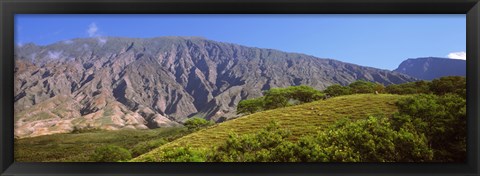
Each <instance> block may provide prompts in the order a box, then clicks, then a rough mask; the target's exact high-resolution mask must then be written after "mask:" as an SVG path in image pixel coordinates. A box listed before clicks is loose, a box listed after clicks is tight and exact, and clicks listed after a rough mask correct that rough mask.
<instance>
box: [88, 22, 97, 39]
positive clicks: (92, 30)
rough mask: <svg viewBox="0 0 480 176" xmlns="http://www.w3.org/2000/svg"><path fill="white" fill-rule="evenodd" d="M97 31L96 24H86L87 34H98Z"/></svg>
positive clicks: (92, 35)
mask: <svg viewBox="0 0 480 176" xmlns="http://www.w3.org/2000/svg"><path fill="white" fill-rule="evenodd" d="M97 32H98V27H97V24H95V23H91V24H90V25H88V29H87V33H88V36H90V37H95V36H97V35H98V34H97Z"/></svg>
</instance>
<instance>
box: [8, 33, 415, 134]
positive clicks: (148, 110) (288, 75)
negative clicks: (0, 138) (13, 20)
mask: <svg viewBox="0 0 480 176" xmlns="http://www.w3.org/2000/svg"><path fill="white" fill-rule="evenodd" d="M15 57H16V58H15V59H16V65H15V73H14V74H15V100H14V101H15V135H16V137H32V136H40V135H46V134H54V133H68V132H72V131H81V130H88V129H106V130H116V129H123V128H133V129H147V128H158V127H168V126H177V125H180V124H181V122H183V121H185V120H186V119H187V118H189V117H193V116H200V117H204V118H206V119H210V120H218V119H219V118H221V117H224V118H231V117H235V116H236V112H235V111H236V105H237V104H238V102H239V101H240V100H242V99H246V98H254V97H259V96H262V91H263V90H267V89H269V88H272V87H286V86H291V85H300V84H305V85H309V86H313V87H315V88H317V89H320V90H321V89H324V88H326V87H327V86H329V85H332V84H342V85H346V84H349V83H351V82H353V81H356V80H359V79H364V80H368V81H374V82H379V83H382V84H392V83H394V84H397V83H403V82H408V81H414V80H415V79H414V78H412V77H409V76H406V75H403V74H400V73H394V72H391V71H388V70H380V69H375V68H370V67H362V66H358V65H353V64H349V63H343V62H340V61H336V60H331V59H320V58H315V57H313V56H308V55H303V54H296V53H286V52H281V51H277V50H271V49H260V48H253V47H245V46H240V45H235V44H229V43H221V42H215V41H211V40H206V39H203V38H196V37H160V38H151V39H133V38H103V39H102V40H99V39H98V38H88V39H75V40H71V41H68V42H67V41H64V42H58V43H55V44H51V45H48V46H37V45H34V44H27V45H24V46H22V47H18V48H16V52H15Z"/></svg>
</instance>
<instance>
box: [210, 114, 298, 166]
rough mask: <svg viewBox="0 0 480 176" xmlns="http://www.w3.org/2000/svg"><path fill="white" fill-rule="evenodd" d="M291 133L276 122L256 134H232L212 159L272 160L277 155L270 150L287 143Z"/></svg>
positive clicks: (240, 160) (223, 160)
mask: <svg viewBox="0 0 480 176" xmlns="http://www.w3.org/2000/svg"><path fill="white" fill-rule="evenodd" d="M289 135H290V133H289V132H288V131H285V130H282V129H281V128H280V127H279V125H278V124H277V123H275V122H272V123H271V124H270V125H268V126H267V127H266V128H265V129H263V130H261V131H260V132H258V133H256V134H247V135H242V136H238V135H236V134H230V136H229V138H228V139H227V141H226V142H225V144H224V145H221V146H220V147H218V148H217V150H216V151H215V152H214V154H213V156H212V157H211V158H210V160H211V161H222V162H265V161H272V160H275V157H277V156H276V155H271V154H270V151H271V150H273V149H275V148H276V147H277V146H279V145H280V144H282V143H285V142H286V138H287V137H288V136H289ZM280 157H281V156H280Z"/></svg>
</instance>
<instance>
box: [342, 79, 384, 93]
mask: <svg viewBox="0 0 480 176" xmlns="http://www.w3.org/2000/svg"><path fill="white" fill-rule="evenodd" d="M348 87H350V89H351V91H352V93H375V91H377V92H378V93H381V92H383V89H384V87H383V85H381V84H378V83H373V82H368V81H364V80H359V81H355V82H353V83H351V84H350V85H348Z"/></svg>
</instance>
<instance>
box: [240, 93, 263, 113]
mask: <svg viewBox="0 0 480 176" xmlns="http://www.w3.org/2000/svg"><path fill="white" fill-rule="evenodd" d="M264 106H265V100H264V99H263V97H260V98H253V99H248V100H242V101H240V102H239V103H238V106H237V113H239V114H240V113H244V114H252V113H255V112H258V111H262V110H263V107H264Z"/></svg>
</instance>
